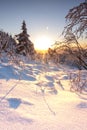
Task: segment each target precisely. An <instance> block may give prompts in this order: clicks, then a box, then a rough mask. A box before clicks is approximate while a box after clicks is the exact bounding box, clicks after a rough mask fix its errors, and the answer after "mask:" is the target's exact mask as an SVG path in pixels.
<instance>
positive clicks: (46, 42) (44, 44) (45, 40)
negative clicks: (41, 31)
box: [34, 35, 52, 50]
mask: <svg viewBox="0 0 87 130" xmlns="http://www.w3.org/2000/svg"><path fill="white" fill-rule="evenodd" d="M51 45H52V40H51V38H50V37H48V36H45V35H43V36H38V37H37V38H36V40H35V45H34V46H35V48H36V49H37V50H47V49H48V48H49V47H50V46H51Z"/></svg>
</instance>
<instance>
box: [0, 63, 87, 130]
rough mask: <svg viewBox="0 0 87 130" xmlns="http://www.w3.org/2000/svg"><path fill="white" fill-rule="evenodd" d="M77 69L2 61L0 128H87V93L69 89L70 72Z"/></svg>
mask: <svg viewBox="0 0 87 130" xmlns="http://www.w3.org/2000/svg"><path fill="white" fill-rule="evenodd" d="M76 72H77V70H76V69H70V68H68V67H66V66H61V65H58V66H57V67H56V66H55V65H52V64H49V65H45V64H41V63H35V62H31V63H29V64H25V65H24V66H23V67H22V68H21V67H18V66H12V65H11V64H7V63H1V64H0V130H87V94H86V93H85V94H79V93H77V94H76V93H72V92H70V91H69V90H70V82H69V78H70V77H69V75H70V73H76ZM83 73H84V75H83V76H84V77H85V78H86V76H87V71H83Z"/></svg>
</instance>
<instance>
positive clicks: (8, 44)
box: [0, 31, 16, 53]
mask: <svg viewBox="0 0 87 130" xmlns="http://www.w3.org/2000/svg"><path fill="white" fill-rule="evenodd" d="M15 46H16V41H15V40H14V39H13V38H12V36H11V35H9V34H8V33H6V32H3V31H0V53H2V52H13V51H15Z"/></svg>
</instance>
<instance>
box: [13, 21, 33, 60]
mask: <svg viewBox="0 0 87 130" xmlns="http://www.w3.org/2000/svg"><path fill="white" fill-rule="evenodd" d="M15 36H16V39H17V41H18V44H17V46H16V52H17V53H19V54H22V55H25V56H29V57H30V58H31V59H32V58H33V57H34V54H35V49H34V45H33V43H32V42H31V41H30V39H29V37H30V36H29V35H28V34H27V28H26V23H25V21H23V23H22V32H21V33H20V34H18V35H15Z"/></svg>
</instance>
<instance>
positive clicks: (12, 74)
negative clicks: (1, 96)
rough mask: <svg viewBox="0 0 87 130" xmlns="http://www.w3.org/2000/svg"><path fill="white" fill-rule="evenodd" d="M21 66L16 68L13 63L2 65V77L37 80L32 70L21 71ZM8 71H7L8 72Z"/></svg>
mask: <svg viewBox="0 0 87 130" xmlns="http://www.w3.org/2000/svg"><path fill="white" fill-rule="evenodd" d="M20 69H21V68H14V67H12V66H11V65H0V79H6V80H9V79H16V80H18V79H19V78H20V77H21V80H28V81H35V80H36V78H35V77H34V76H33V74H31V73H30V72H31V71H30V70H29V69H28V70H24V71H21V72H20ZM6 72H7V73H6Z"/></svg>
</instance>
